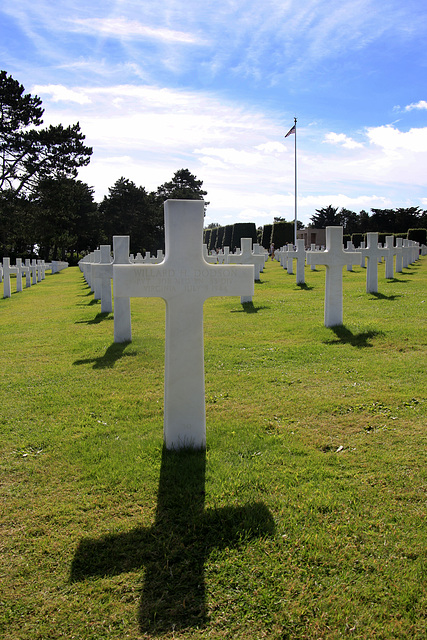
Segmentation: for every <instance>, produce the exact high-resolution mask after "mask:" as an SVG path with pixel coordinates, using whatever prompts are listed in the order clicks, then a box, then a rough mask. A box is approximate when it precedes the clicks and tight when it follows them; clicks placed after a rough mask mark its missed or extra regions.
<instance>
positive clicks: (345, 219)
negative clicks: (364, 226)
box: [339, 207, 359, 235]
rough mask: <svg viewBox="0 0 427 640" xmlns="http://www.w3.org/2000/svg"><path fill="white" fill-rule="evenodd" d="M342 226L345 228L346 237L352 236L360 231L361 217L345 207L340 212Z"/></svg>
mask: <svg viewBox="0 0 427 640" xmlns="http://www.w3.org/2000/svg"><path fill="white" fill-rule="evenodd" d="M339 220H340V225H341V226H342V227H343V228H344V231H343V233H344V235H352V234H353V233H357V232H358V231H359V216H358V215H357V213H355V212H354V211H350V209H345V208H344V207H343V208H342V209H341V210H340V212H339Z"/></svg>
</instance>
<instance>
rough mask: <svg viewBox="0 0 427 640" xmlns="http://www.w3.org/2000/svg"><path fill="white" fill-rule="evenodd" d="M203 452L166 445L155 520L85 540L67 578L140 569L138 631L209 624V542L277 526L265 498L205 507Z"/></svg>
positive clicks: (232, 540)
mask: <svg viewBox="0 0 427 640" xmlns="http://www.w3.org/2000/svg"><path fill="white" fill-rule="evenodd" d="M205 466H206V453H205V451H203V450H189V449H183V450H180V451H173V450H172V451H171V450H167V449H166V448H164V449H163V455H162V464H161V470H160V481H159V490H158V499H157V509H156V517H155V522H154V524H153V526H152V527H151V528H145V527H137V528H135V529H133V530H131V531H129V532H127V533H119V534H110V535H106V536H104V537H102V538H99V539H83V540H81V542H80V543H79V546H78V548H77V550H76V553H75V556H74V559H73V563H72V567H71V580H72V581H80V580H84V579H86V578H88V577H90V576H107V575H117V574H120V573H123V572H127V571H135V570H137V569H140V568H141V569H142V568H144V567H145V579H144V587H143V592H142V595H141V602H140V607H139V625H140V630H141V632H142V633H150V634H154V635H159V636H160V635H164V634H165V633H171V632H173V631H178V630H182V629H186V628H189V627H198V628H200V627H204V626H206V623H207V613H206V596H205V581H204V564H205V560H206V558H207V556H208V555H209V553H210V552H211V550H212V549H214V548H225V547H230V546H238V545H243V544H245V543H246V542H247V541H248V540H250V539H251V538H255V537H262V536H266V535H270V534H272V533H273V531H274V523H273V518H272V516H271V514H270V512H269V510H268V509H267V507H266V506H265V505H264V504H263V503H260V502H258V503H252V504H248V505H245V506H232V507H224V508H221V509H206V510H205V509H204V502H205Z"/></svg>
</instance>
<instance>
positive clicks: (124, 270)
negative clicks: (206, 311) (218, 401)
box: [113, 200, 254, 449]
mask: <svg viewBox="0 0 427 640" xmlns="http://www.w3.org/2000/svg"><path fill="white" fill-rule="evenodd" d="M164 209H165V240H166V252H165V253H166V257H165V260H164V261H163V262H162V263H161V264H136V265H135V264H132V265H123V266H122V265H114V267H113V271H114V278H113V286H114V300H115V301H116V300H117V299H119V298H120V297H122V296H125V297H129V296H130V297H134V296H135V297H152V296H154V297H160V298H163V299H164V300H165V302H166V342H165V409H164V441H165V445H166V448H168V449H179V448H182V447H186V446H189V447H194V448H204V447H205V446H206V410H205V375H204V349H203V303H204V302H205V300H206V299H207V298H209V297H211V296H240V295H253V292H254V267H253V265H218V264H217V265H211V264H208V263H207V262H206V261H205V260H204V259H203V253H202V242H203V219H204V202H203V200H168V201H167V202H165V205H164Z"/></svg>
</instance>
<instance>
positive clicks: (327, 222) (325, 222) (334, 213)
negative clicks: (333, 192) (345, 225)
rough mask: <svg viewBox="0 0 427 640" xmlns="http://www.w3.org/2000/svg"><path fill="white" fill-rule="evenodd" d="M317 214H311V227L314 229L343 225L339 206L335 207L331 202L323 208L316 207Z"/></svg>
mask: <svg viewBox="0 0 427 640" xmlns="http://www.w3.org/2000/svg"><path fill="white" fill-rule="evenodd" d="M316 213H317V215H314V216H311V218H310V220H311V224H310V225H309V226H310V227H313V228H314V229H325V228H326V227H333V226H339V225H341V220H340V216H339V213H338V207H333V206H332V205H331V204H330V205H329V206H327V207H322V209H316Z"/></svg>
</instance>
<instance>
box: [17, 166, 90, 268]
mask: <svg viewBox="0 0 427 640" xmlns="http://www.w3.org/2000/svg"><path fill="white" fill-rule="evenodd" d="M31 205H32V224H31V225H28V228H29V231H30V233H31V236H30V237H29V241H30V242H31V244H33V243H38V244H39V245H40V256H41V257H42V258H44V259H45V260H57V259H62V260H69V261H70V262H71V263H73V264H75V263H76V262H77V260H78V258H79V256H80V255H81V254H82V253H83V252H87V251H89V250H90V249H91V248H92V247H94V246H96V245H98V244H99V243H100V242H101V241H102V233H101V230H100V227H99V215H98V210H97V205H96V203H95V202H94V200H93V189H92V188H91V187H89V186H88V185H87V184H85V183H84V182H81V181H80V180H74V179H72V178H58V179H46V180H42V181H40V182H39V184H38V186H37V192H36V193H35V194H34V195H33V197H32V199H31Z"/></svg>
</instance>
